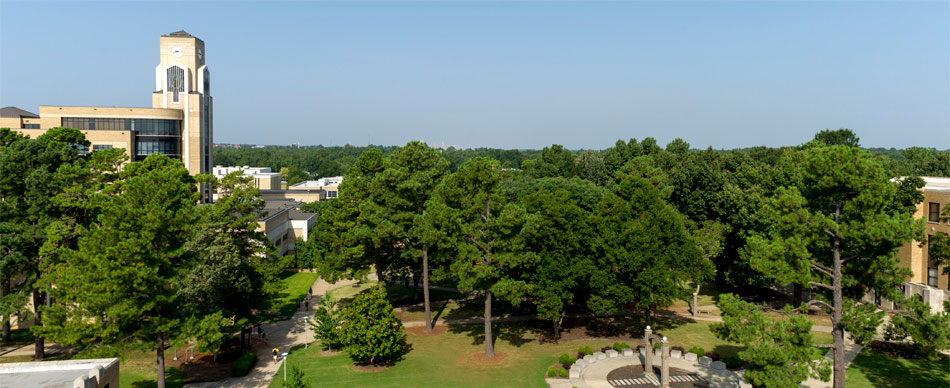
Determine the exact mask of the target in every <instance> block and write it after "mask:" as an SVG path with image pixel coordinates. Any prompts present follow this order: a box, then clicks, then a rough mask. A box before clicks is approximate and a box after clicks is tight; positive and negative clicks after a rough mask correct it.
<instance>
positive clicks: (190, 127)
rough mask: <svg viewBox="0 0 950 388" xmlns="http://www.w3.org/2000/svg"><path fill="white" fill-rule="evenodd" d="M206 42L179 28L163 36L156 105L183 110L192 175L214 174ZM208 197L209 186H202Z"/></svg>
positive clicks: (184, 153)
mask: <svg viewBox="0 0 950 388" xmlns="http://www.w3.org/2000/svg"><path fill="white" fill-rule="evenodd" d="M204 50H205V43H204V42H203V41H201V39H198V38H196V37H195V36H193V35H191V34H189V33H187V32H185V31H178V32H173V33H171V34H168V35H162V36H161V38H159V53H160V56H159V57H160V58H161V60H160V62H159V64H158V66H156V67H155V92H154V93H152V107H153V108H163V109H180V110H181V111H182V112H183V115H182V117H183V119H182V121H181V128H180V131H181V144H180V146H179V150H181V160H182V162H184V163H185V168H187V169H188V172H189V173H191V174H192V175H195V174H207V173H211V166H212V165H213V162H212V159H211V157H212V156H211V155H212V154H211V146H212V133H213V131H212V129H213V125H212V123H213V121H212V114H213V113H212V101H211V73H210V71H209V70H208V67H207V66H205V51H204ZM201 191H202V195H203V196H205V195H206V194H207V193H205V192H206V191H207V188H204V187H203V188H202V189H201Z"/></svg>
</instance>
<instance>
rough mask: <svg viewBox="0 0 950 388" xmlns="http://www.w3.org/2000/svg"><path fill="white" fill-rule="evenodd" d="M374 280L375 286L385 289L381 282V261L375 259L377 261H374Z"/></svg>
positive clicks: (382, 280)
mask: <svg viewBox="0 0 950 388" xmlns="http://www.w3.org/2000/svg"><path fill="white" fill-rule="evenodd" d="M376 281H377V283H376V286H377V287H378V288H379V289H380V290H385V289H386V286H385V285H384V284H383V282H384V279H383V266H382V262H380V261H377V262H376Z"/></svg>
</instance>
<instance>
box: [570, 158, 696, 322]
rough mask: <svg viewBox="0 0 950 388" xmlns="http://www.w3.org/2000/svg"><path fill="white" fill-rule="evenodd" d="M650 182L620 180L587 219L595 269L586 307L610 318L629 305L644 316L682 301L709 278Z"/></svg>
mask: <svg viewBox="0 0 950 388" xmlns="http://www.w3.org/2000/svg"><path fill="white" fill-rule="evenodd" d="M663 193H664V190H661V189H660V188H658V187H656V186H655V184H654V183H653V181H652V179H651V178H650V177H644V176H641V175H639V174H638V173H636V172H631V173H628V174H625V175H623V176H621V177H620V180H619V182H617V183H616V184H615V185H614V188H613V192H612V193H610V194H608V195H607V196H605V197H604V199H603V200H602V201H601V203H600V205H599V206H598V209H597V211H596V214H595V215H594V216H593V217H592V218H591V221H590V223H591V225H594V226H595V230H594V233H593V236H592V240H593V244H594V251H593V254H594V257H595V258H596V259H597V263H596V266H595V267H596V269H597V271H596V272H594V273H593V274H592V275H591V277H590V287H591V293H592V296H591V299H590V301H589V302H588V306H589V307H590V308H591V310H593V311H594V312H597V313H610V312H614V311H617V310H619V309H621V308H622V307H623V306H625V305H628V304H632V305H633V306H634V307H635V308H638V309H643V310H645V311H646V312H647V314H648V319H649V314H650V313H651V312H652V310H653V309H656V308H660V307H666V306H669V305H671V304H672V303H673V302H674V301H675V300H677V299H685V298H686V297H687V296H688V295H689V294H690V293H691V291H692V289H691V287H690V284H689V283H690V282H691V281H699V282H701V281H702V280H703V279H704V278H705V277H707V276H708V275H710V274H711V268H710V267H709V266H707V265H706V264H705V263H706V261H705V260H704V259H703V256H702V250H701V249H700V247H699V245H698V244H697V243H696V241H695V240H694V238H693V236H692V235H691V234H690V233H689V231H688V230H687V228H686V219H685V218H684V217H683V216H682V215H681V214H680V213H679V212H677V211H676V209H675V208H674V207H673V206H671V205H670V204H668V203H667V202H666V201H665V200H664V194H663Z"/></svg>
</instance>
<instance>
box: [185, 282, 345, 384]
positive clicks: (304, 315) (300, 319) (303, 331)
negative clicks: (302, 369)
mask: <svg viewBox="0 0 950 388" xmlns="http://www.w3.org/2000/svg"><path fill="white" fill-rule="evenodd" d="M353 283H356V281H354V280H343V281H339V282H337V283H332V284H331V283H327V282H326V281H324V280H323V279H317V281H316V282H314V283H313V285H312V286H311V287H312V288H313V299H311V300H310V306H311V308H310V310H309V311H308V310H304V309H303V306H302V305H301V309H300V310H297V312H295V313H294V316H293V317H292V318H291V319H288V320H284V321H277V322H270V323H266V324H263V325H261V328H262V329H263V330H264V333H266V334H267V343H263V341H262V340H260V339H259V338H257V332H256V331H255V332H254V334H253V336H254V338H253V340H252V341H253V344H254V352H255V353H256V354H257V364H255V365H254V368H253V369H251V371H250V373H248V374H247V376H244V377H231V378H227V379H224V380H220V381H213V382H205V383H195V384H185V387H187V388H219V387H220V388H224V387H236V388H264V387H267V385H268V384H270V382H271V380H272V379H273V378H274V377H275V376H274V374H275V373H277V370H278V369H279V368H280V365H281V364H283V360H280V361H279V362H276V363H275V362H274V359H273V357H272V356H271V350H272V349H274V348H278V349H280V352H281V353H286V352H290V349H291V348H293V347H294V346H297V345H303V344H305V343H311V342H313V332H312V331H310V325H309V324H308V321H309V319H308V318H309V317H311V316H312V315H313V306H314V305H315V304H317V303H319V302H320V300H321V299H322V298H323V296H324V295H326V293H327V291H329V290H330V289H333V288H337V287H342V286H345V285H348V284H353Z"/></svg>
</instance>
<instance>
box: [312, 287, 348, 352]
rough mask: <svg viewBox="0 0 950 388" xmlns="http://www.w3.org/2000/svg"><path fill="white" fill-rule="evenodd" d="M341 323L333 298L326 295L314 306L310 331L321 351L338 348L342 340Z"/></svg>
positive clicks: (339, 311) (337, 305)
mask: <svg viewBox="0 0 950 388" xmlns="http://www.w3.org/2000/svg"><path fill="white" fill-rule="evenodd" d="M342 321H343V314H342V311H341V310H340V308H339V302H338V301H337V300H336V299H333V297H331V296H329V295H327V296H326V297H324V298H323V299H322V300H321V301H320V303H319V304H318V305H316V306H314V309H313V319H312V320H311V321H310V330H311V331H313V338H315V339H317V340H318V341H320V346H321V347H323V349H332V348H337V349H339V348H340V346H341V341H342V339H343V338H342V337H343V335H342V333H341V332H340V325H341V324H342V323H343V322H342Z"/></svg>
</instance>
